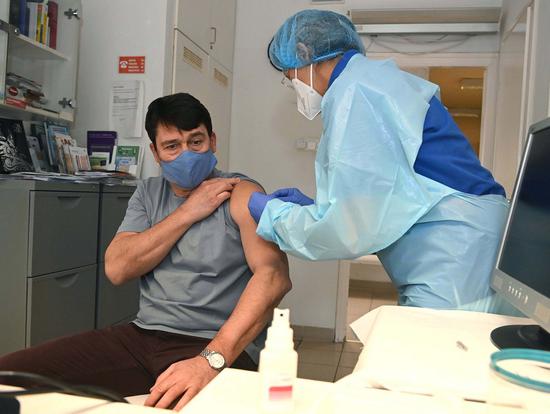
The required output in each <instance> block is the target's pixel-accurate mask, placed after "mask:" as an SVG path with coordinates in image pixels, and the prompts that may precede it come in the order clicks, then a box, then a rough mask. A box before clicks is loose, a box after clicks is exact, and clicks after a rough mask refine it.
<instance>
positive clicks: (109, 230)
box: [98, 193, 132, 262]
mask: <svg viewBox="0 0 550 414" xmlns="http://www.w3.org/2000/svg"><path fill="white" fill-rule="evenodd" d="M130 197H132V193H119V194H117V193H112V194H105V193H104V194H103V195H102V198H101V214H100V223H101V224H100V226H99V259H98V260H99V261H100V262H103V261H105V251H106V250H107V247H108V246H109V243H111V240H113V237H115V234H116V231H117V230H118V228H119V226H120V224H121V223H122V219H124V215H125V214H126V208H127V207H128V201H129V200H130Z"/></svg>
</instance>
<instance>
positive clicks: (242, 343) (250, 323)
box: [208, 266, 292, 365]
mask: <svg viewBox="0 0 550 414" xmlns="http://www.w3.org/2000/svg"><path fill="white" fill-rule="evenodd" d="M291 286H292V285H291V283H290V279H289V278H288V271H287V268H285V267H284V266H282V268H281V269H269V268H267V269H259V270H258V271H257V272H256V273H255V274H254V275H253V276H252V278H251V279H250V281H249V282H248V285H247V286H246V288H245V290H244V291H243V293H242V295H241V297H240V299H239V302H238V303H237V306H236V307H235V309H234V310H233V312H232V313H231V316H230V317H229V319H228V320H227V321H226V322H225V324H224V325H223V326H222V328H221V329H220V331H219V332H218V334H217V335H216V337H215V338H214V339H213V340H212V342H210V344H209V346H208V347H209V348H211V349H213V350H215V351H218V352H221V353H222V355H223V356H224V357H225V359H226V362H227V364H228V365H231V364H232V363H233V361H235V359H237V357H238V356H239V355H240V354H241V352H242V351H243V350H244V349H245V347H246V346H247V345H248V344H249V343H250V342H251V341H252V340H253V339H254V338H256V336H258V334H259V333H260V332H261V331H262V329H263V328H264V326H265V324H266V323H267V322H268V321H269V320H271V317H272V314H273V309H274V308H275V306H277V305H278V304H279V302H280V301H281V299H282V298H283V296H284V295H285V294H286V293H287V292H288V291H289V290H290V288H291Z"/></svg>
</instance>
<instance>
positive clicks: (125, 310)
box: [96, 185, 139, 328]
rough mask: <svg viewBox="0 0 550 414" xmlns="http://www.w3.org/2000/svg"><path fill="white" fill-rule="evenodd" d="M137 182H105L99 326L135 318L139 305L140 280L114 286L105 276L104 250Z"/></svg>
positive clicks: (97, 323) (100, 244) (124, 211)
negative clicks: (117, 183)
mask: <svg viewBox="0 0 550 414" xmlns="http://www.w3.org/2000/svg"><path fill="white" fill-rule="evenodd" d="M134 190H135V186H130V185H102V186H101V195H100V207H99V211H100V214H99V247H98V258H97V264H98V265H97V307H96V328H104V327H106V326H109V325H114V324H118V323H123V322H127V321H129V320H131V319H133V318H134V317H135V315H136V313H137V310H138V306H139V280H137V279H136V280H132V281H129V282H126V283H124V284H123V285H120V286H114V285H113V284H111V282H110V281H109V279H107V277H106V276H105V251H106V250H107V247H108V246H109V243H110V242H111V240H112V239H113V237H114V236H115V234H116V231H117V230H118V227H119V226H120V223H122V219H123V218H124V214H125V213H126V207H127V206H128V200H130V197H131V196H132V194H133V192H134Z"/></svg>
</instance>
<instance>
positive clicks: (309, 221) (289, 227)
mask: <svg viewBox="0 0 550 414" xmlns="http://www.w3.org/2000/svg"><path fill="white" fill-rule="evenodd" d="M437 92H438V87H437V86H436V85H434V84H432V83H430V82H428V81H425V80H423V79H420V78H417V77H415V76H412V75H409V74H407V73H406V72H403V71H401V70H399V69H398V68H397V66H396V65H395V63H394V62H393V61H388V60H386V61H373V60H370V59H367V58H365V57H364V56H361V55H356V56H354V57H352V58H351V59H350V61H349V62H348V64H347V66H346V70H344V71H343V72H342V73H341V74H340V75H339V76H338V78H337V79H336V80H335V81H334V83H333V84H332V85H331V87H330V88H329V89H328V90H327V93H326V94H325V96H324V97H323V101H322V116H323V135H322V137H321V141H320V145H319V148H318V151H317V157H316V160H315V173H316V185H317V194H316V200H315V204H313V205H310V206H298V205H296V204H292V203H285V202H283V201H281V200H278V199H274V200H271V201H269V202H268V203H267V205H266V208H265V210H264V212H263V213H262V216H261V218H260V222H259V223H258V229H257V233H258V234H259V235H260V236H261V237H263V238H264V239H266V240H269V241H273V242H275V243H277V244H278V245H279V246H280V248H281V249H282V250H284V251H286V252H288V253H290V254H292V255H295V256H298V257H302V258H305V259H310V260H329V259H352V258H356V257H359V256H362V255H366V254H371V253H378V256H379V258H380V260H381V261H382V264H383V265H384V267H385V269H386V270H387V272H388V274H389V275H390V277H391V278H392V280H393V282H394V283H395V285H396V286H397V288H398V290H399V293H400V303H402V304H407V305H413V306H425V307H435V308H449V309H450V308H460V309H470V310H480V311H498V310H499V309H498V306H497V304H496V301H495V298H494V297H493V294H492V291H491V290H490V288H489V278H490V275H491V271H492V267H493V265H494V260H495V254H496V250H497V247H498V243H499V238H500V235H501V231H502V227H503V222H504V219H505V215H506V211H507V208H508V206H507V202H506V200H505V198H504V197H502V196H500V195H486V196H472V195H468V194H465V193H461V192H458V191H457V190H454V189H452V188H450V187H448V186H446V185H444V184H441V183H439V182H437V181H434V180H431V179H430V178H427V177H425V176H422V175H420V174H417V173H416V172H415V171H414V168H413V166H414V163H415V160H416V157H417V154H418V150H419V148H420V145H421V144H422V134H423V126H424V120H425V117H426V112H427V110H428V108H429V102H430V100H431V98H432V97H433V96H434V94H436V93H437ZM451 207H452V208H451ZM488 217H490V218H491V220H487V218H488ZM413 259H414V260H413Z"/></svg>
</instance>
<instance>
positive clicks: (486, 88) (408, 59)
mask: <svg viewBox="0 0 550 414" xmlns="http://www.w3.org/2000/svg"><path fill="white" fill-rule="evenodd" d="M369 58H371V59H394V60H395V62H396V63H397V65H398V66H400V67H482V68H485V75H484V80H483V101H482V108H483V110H482V112H481V131H480V147H479V159H480V161H481V164H482V165H483V166H484V167H485V168H487V169H489V170H492V168H493V161H494V156H495V154H494V152H495V136H494V133H495V118H496V103H497V89H498V61H499V56H498V53H426V54H422V55H408V54H401V53H393V52H390V53H386V52H380V53H369ZM351 263H352V261H350V260H339V261H338V288H337V296H336V318H335V320H336V323H335V329H334V340H335V342H342V341H343V340H344V339H345V336H346V329H347V313H348V296H349V279H350V267H351Z"/></svg>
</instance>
